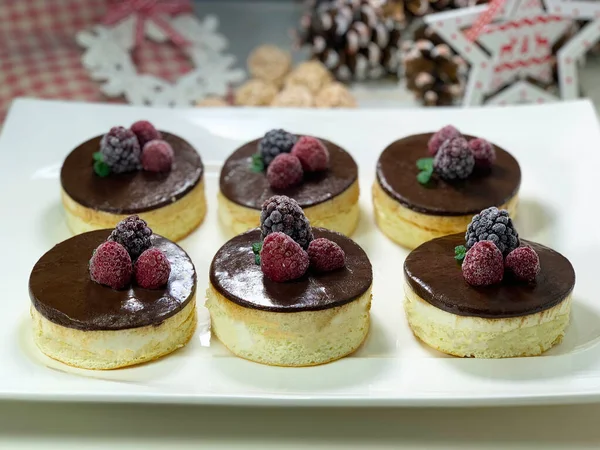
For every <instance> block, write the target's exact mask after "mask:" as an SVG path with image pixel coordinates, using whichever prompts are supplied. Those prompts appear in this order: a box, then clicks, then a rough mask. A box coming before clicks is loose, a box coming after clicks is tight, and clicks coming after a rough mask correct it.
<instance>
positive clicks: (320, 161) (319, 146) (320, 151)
mask: <svg viewBox="0 0 600 450" xmlns="http://www.w3.org/2000/svg"><path fill="white" fill-rule="evenodd" d="M292 155H295V156H297V157H298V159H299V160H300V162H301V163H302V168H303V169H304V170H306V171H307V172H318V171H321V170H327V168H328V167H329V150H327V147H325V144H323V143H322V142H321V141H320V140H319V139H317V138H314V137H311V136H302V137H301V138H300V139H298V142H296V145H294V148H293V149H292Z"/></svg>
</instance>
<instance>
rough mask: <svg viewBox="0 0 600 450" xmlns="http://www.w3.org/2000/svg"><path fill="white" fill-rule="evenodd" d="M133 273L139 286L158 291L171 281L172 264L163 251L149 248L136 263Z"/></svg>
mask: <svg viewBox="0 0 600 450" xmlns="http://www.w3.org/2000/svg"><path fill="white" fill-rule="evenodd" d="M133 273H134V275H135V281H136V283H137V284H138V286H141V287H143V288H145V289H158V288H161V287H163V286H164V285H165V284H167V281H169V275H171V264H170V263H169V260H168V259H167V255H165V253H164V252H163V251H162V250H159V249H157V248H149V249H148V250H146V251H145V252H144V253H142V254H141V255H140V257H139V258H138V259H137V261H136V262H135V266H134V267H133Z"/></svg>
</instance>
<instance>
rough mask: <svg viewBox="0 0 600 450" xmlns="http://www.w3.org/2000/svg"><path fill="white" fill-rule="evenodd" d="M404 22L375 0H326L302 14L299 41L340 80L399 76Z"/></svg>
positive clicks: (298, 34) (299, 43)
mask: <svg viewBox="0 0 600 450" xmlns="http://www.w3.org/2000/svg"><path fill="white" fill-rule="evenodd" d="M400 29H401V25H400V24H399V23H397V22H396V21H394V20H393V19H391V18H389V17H384V15H383V10H382V9H381V8H380V7H379V2H377V1H375V0H326V1H317V2H316V4H313V6H312V7H311V8H310V10H309V11H308V12H307V13H306V14H305V15H304V16H303V17H302V19H301V21H300V27H299V30H298V33H297V41H298V42H297V44H298V45H299V46H307V47H309V48H310V51H311V54H312V57H313V58H315V59H318V60H319V61H321V62H322V63H323V64H325V66H326V67H327V68H328V69H329V70H330V71H331V72H332V73H333V74H334V76H335V77H336V78H338V79H339V80H350V79H353V78H354V79H358V80H363V79H368V78H371V79H373V78H379V77H382V76H385V75H387V74H392V75H397V72H398V67H399V59H398V56H397V53H398V45H399V41H400Z"/></svg>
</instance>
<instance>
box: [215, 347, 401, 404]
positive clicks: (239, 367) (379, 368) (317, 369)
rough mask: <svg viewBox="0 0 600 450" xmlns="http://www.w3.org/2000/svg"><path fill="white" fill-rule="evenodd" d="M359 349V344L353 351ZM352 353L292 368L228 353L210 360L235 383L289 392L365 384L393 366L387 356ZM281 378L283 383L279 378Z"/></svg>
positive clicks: (221, 373) (274, 391)
mask: <svg viewBox="0 0 600 450" xmlns="http://www.w3.org/2000/svg"><path fill="white" fill-rule="evenodd" d="M363 345H364V343H363ZM361 349H362V347H359V349H358V350H357V352H360V351H361ZM353 355H354V354H353ZM353 355H349V356H347V357H345V358H343V359H340V360H338V361H334V362H331V363H328V364H322V365H319V366H310V367H295V368H290V367H273V366H268V365H263V364H256V363H253V362H251V361H247V360H244V359H241V358H237V357H235V356H231V357H225V358H215V359H213V368H214V369H215V371H216V372H218V373H219V374H220V375H221V376H222V377H225V378H227V379H229V380H231V381H233V382H234V383H236V385H243V386H250V387H252V388H253V389H258V390H262V391H265V392H270V393H282V394H289V395H293V394H298V393H302V392H306V393H310V392H313V393H314V392H315V391H330V392H331V391H337V390H341V389H344V388H348V387H352V386H360V385H364V384H369V383H372V382H374V380H377V378H379V377H380V376H382V374H384V373H385V372H386V371H387V370H388V368H391V367H392V366H393V364H391V363H392V362H393V361H392V360H391V359H390V358H383V357H382V358H369V364H364V363H363V362H361V361H360V360H361V359H364V358H360V357H358V356H356V357H355V356H353ZM342 366H343V367H342ZM276 376H277V378H275V377H276ZM282 379H285V382H282V381H280V380H282Z"/></svg>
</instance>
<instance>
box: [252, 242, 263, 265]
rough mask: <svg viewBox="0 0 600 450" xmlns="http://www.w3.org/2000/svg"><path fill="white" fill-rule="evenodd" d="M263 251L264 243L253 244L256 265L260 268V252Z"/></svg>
mask: <svg viewBox="0 0 600 450" xmlns="http://www.w3.org/2000/svg"><path fill="white" fill-rule="evenodd" d="M261 250H262V242H255V243H253V244H252V252H254V264H256V265H257V266H260V251H261Z"/></svg>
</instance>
